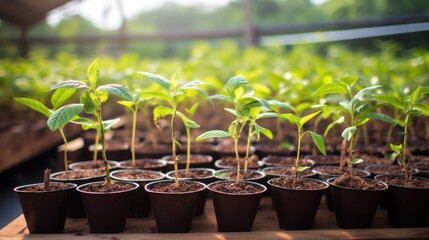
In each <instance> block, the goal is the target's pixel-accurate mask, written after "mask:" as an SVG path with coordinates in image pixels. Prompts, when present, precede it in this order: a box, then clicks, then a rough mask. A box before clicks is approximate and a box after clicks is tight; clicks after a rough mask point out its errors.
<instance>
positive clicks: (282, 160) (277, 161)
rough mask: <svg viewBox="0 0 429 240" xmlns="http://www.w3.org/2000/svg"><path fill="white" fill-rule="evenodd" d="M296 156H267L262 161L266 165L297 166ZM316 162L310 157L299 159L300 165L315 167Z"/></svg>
mask: <svg viewBox="0 0 429 240" xmlns="http://www.w3.org/2000/svg"><path fill="white" fill-rule="evenodd" d="M295 159H296V158H295V157H285V156H271V155H270V156H267V157H264V158H262V160H261V161H262V163H263V164H264V166H266V167H293V166H295ZM314 165H315V162H314V161H313V160H311V159H308V158H301V159H299V166H306V167H314Z"/></svg>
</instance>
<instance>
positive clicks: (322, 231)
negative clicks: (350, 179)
mask: <svg viewBox="0 0 429 240" xmlns="http://www.w3.org/2000/svg"><path fill="white" fill-rule="evenodd" d="M205 210H206V212H205V214H204V215H203V216H201V217H196V218H194V221H193V223H192V229H191V232H190V233H186V234H158V233H155V232H156V225H155V221H154V218H153V216H150V217H148V218H144V219H132V218H131V219H128V220H127V225H126V227H125V232H124V233H121V234H96V235H92V234H90V233H89V228H88V224H87V220H86V219H67V222H66V226H65V230H64V233H63V234H49V235H47V234H42V235H39V234H36V235H29V234H28V230H27V229H26V226H25V220H24V217H23V216H22V215H21V216H20V217H18V218H17V219H16V220H14V221H13V222H11V223H10V224H9V225H7V226H6V227H5V228H3V229H1V230H0V240H6V239H11V240H18V239H48V240H49V239H65V240H69V239H82V236H84V238H85V239H90V240H91V239H93V240H98V239H129V240H136V239H148V240H151V239H217V240H219V239H230V238H234V239H246V240H247V239H308V238H316V239H428V238H429V223H427V224H426V226H425V227H423V228H396V229H395V228H390V227H389V225H388V221H387V213H386V210H384V209H381V208H380V209H378V211H377V213H376V216H375V218H374V222H373V226H372V228H371V229H339V228H338V227H337V226H336V221H335V214H334V213H333V212H330V211H329V210H328V209H327V206H326V204H325V201H324V199H322V202H321V204H320V207H319V210H318V212H317V215H316V219H315V222H314V225H313V229H312V230H305V231H285V230H281V229H279V227H278V224H277V217H276V213H275V211H274V209H273V208H272V202H271V198H270V197H264V198H263V199H262V201H261V205H260V207H259V210H258V214H257V216H256V219H255V223H254V226H253V230H252V232H241V233H218V232H217V225H216V218H215V215H214V211H213V203H212V200H211V199H208V202H207V205H206V209H205Z"/></svg>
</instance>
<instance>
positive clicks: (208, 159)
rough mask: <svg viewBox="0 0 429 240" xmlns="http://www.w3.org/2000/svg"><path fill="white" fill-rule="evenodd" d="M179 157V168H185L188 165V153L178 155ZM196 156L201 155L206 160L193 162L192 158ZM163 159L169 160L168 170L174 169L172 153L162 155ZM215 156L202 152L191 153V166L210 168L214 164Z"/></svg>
mask: <svg viewBox="0 0 429 240" xmlns="http://www.w3.org/2000/svg"><path fill="white" fill-rule="evenodd" d="M177 157H178V158H179V161H178V167H179V169H183V168H185V167H186V154H184V155H177ZM194 157H200V158H202V159H204V160H205V161H202V162H193V161H192V158H194ZM162 160H164V161H166V162H167V171H173V170H174V161H173V156H172V155H167V156H164V157H162ZM212 162H213V158H212V156H210V155H202V154H191V164H190V167H191V168H210V167H211V166H212Z"/></svg>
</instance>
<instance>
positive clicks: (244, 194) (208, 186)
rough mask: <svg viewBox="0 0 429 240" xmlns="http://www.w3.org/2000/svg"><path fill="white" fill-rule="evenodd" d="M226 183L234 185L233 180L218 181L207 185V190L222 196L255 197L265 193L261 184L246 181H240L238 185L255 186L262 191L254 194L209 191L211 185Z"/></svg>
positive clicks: (264, 188) (264, 187) (265, 188)
mask: <svg viewBox="0 0 429 240" xmlns="http://www.w3.org/2000/svg"><path fill="white" fill-rule="evenodd" d="M227 182H232V183H234V182H235V181H234V180H218V181H216V182H212V183H210V184H207V189H208V190H210V191H211V192H215V193H220V194H224V195H230V196H248V195H257V194H262V193H264V192H266V191H267V187H266V186H264V185H263V184H260V183H257V182H251V181H246V180H241V181H240V183H246V184H250V185H256V186H258V187H259V188H261V189H262V190H260V191H258V192H254V193H227V192H222V191H216V190H213V189H210V187H211V186H212V185H215V184H218V183H227Z"/></svg>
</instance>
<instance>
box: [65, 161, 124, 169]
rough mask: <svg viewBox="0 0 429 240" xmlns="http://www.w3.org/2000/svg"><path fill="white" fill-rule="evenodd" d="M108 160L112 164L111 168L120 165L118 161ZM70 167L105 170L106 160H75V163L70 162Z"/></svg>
mask: <svg viewBox="0 0 429 240" xmlns="http://www.w3.org/2000/svg"><path fill="white" fill-rule="evenodd" d="M107 162H108V163H109V165H110V169H116V168H118V167H119V163H118V162H117V161H112V160H108V161H107ZM69 168H70V169H72V170H85V169H100V170H104V162H103V160H97V161H95V162H94V161H92V160H89V161H82V162H75V163H71V164H69ZM103 172H104V171H103Z"/></svg>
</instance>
